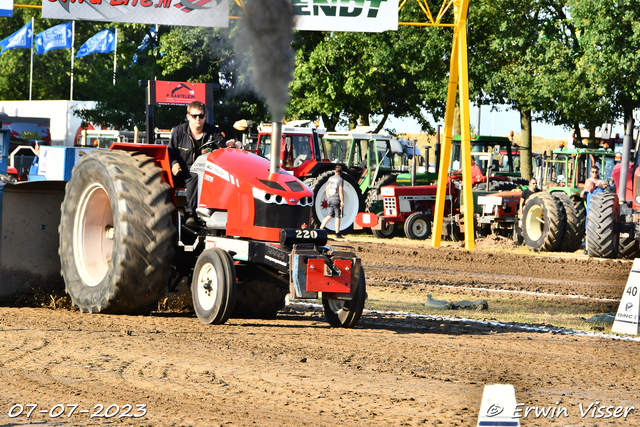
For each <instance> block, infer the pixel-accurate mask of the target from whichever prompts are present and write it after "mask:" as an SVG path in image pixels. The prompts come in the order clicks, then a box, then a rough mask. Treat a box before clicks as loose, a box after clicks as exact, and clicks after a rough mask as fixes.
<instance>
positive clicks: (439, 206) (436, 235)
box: [431, 32, 458, 248]
mask: <svg viewBox="0 0 640 427" xmlns="http://www.w3.org/2000/svg"><path fill="white" fill-rule="evenodd" d="M457 49H458V33H457V32H454V34H453V43H452V47H451V63H450V64H449V87H448V89H447V109H446V111H445V115H444V142H443V143H442V148H441V150H440V169H439V170H440V173H439V175H438V189H437V191H436V206H435V212H434V216H433V231H432V233H431V235H432V236H433V237H432V245H433V247H434V248H439V247H440V238H441V236H442V222H443V220H444V202H445V198H446V195H447V194H446V193H447V180H448V177H449V164H450V163H451V138H452V137H453V119H454V113H455V109H456V95H457V92H456V91H457V88H458V55H457V53H456V51H457Z"/></svg>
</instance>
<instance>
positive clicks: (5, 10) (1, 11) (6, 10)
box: [0, 0, 13, 18]
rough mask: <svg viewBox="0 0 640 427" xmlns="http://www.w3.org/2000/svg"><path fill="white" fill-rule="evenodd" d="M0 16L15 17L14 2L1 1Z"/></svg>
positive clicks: (9, 0) (8, 0) (10, 0)
mask: <svg viewBox="0 0 640 427" xmlns="http://www.w3.org/2000/svg"><path fill="white" fill-rule="evenodd" d="M0 16H4V17H7V18H11V17H12V16H13V0H0Z"/></svg>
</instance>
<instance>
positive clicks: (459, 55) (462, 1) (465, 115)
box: [432, 0, 475, 250]
mask: <svg viewBox="0 0 640 427" xmlns="http://www.w3.org/2000/svg"><path fill="white" fill-rule="evenodd" d="M453 5H454V15H455V30H454V34H453V44H452V48H451V64H450V65H449V87H448V90H447V110H446V113H445V121H444V143H443V145H442V151H441V157H440V175H439V176H438V190H437V192H436V206H435V212H434V217H433V233H432V235H433V238H432V245H433V247H435V248H439V247H440V236H441V235H442V222H443V219H444V202H445V197H446V190H447V177H448V173H449V163H450V158H451V138H452V137H453V119H454V111H455V107H456V89H458V91H459V95H460V124H461V127H462V135H461V139H462V140H461V148H462V184H463V191H462V204H463V205H464V207H465V209H464V224H465V249H469V250H473V249H475V245H474V229H473V193H472V192H471V133H470V122H469V74H468V66H469V64H468V60H467V11H468V9H469V0H454V2H453Z"/></svg>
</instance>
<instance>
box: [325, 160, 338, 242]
mask: <svg viewBox="0 0 640 427" xmlns="http://www.w3.org/2000/svg"><path fill="white" fill-rule="evenodd" d="M341 174H342V166H340V165H337V166H336V169H335V175H333V176H332V177H331V178H329V180H328V181H327V189H326V194H327V203H328V205H329V207H328V208H327V216H326V217H325V218H324V219H323V220H322V224H320V229H323V228H324V227H325V226H326V225H327V223H328V222H329V221H331V219H332V218H334V217H335V219H336V237H337V238H339V239H341V238H342V235H341V234H340V216H341V215H340V211H341V210H342V209H343V208H344V191H343V186H344V180H343V179H342V177H341V176H340V175H341Z"/></svg>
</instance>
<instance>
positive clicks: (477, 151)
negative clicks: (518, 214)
mask: <svg viewBox="0 0 640 427" xmlns="http://www.w3.org/2000/svg"><path fill="white" fill-rule="evenodd" d="M452 142H453V144H452V155H451V163H450V167H449V177H448V179H447V189H446V198H445V218H444V224H443V231H444V232H443V234H444V235H445V236H447V237H449V238H450V239H451V240H454V241H458V240H461V239H462V238H463V231H462V230H464V222H463V218H464V215H461V213H462V212H463V209H464V206H462V207H461V205H460V202H461V197H460V196H461V189H462V173H461V171H460V165H461V155H462V153H461V148H460V137H459V136H456V137H454V138H453V140H452ZM492 144H493V145H492ZM512 148H513V147H512V145H511V142H510V140H509V139H508V138H506V137H487V136H473V137H472V139H471V155H472V158H473V161H474V162H475V164H476V165H478V167H479V168H480V171H481V174H478V175H474V176H473V177H472V185H473V198H474V206H473V211H474V215H476V217H480V216H482V214H483V212H484V210H483V207H481V206H480V205H479V204H478V202H479V200H481V199H480V198H481V197H483V196H486V195H488V194H493V193H496V192H499V191H506V190H513V189H515V188H516V187H517V186H518V185H519V184H520V183H521V182H522V181H523V179H522V178H520V177H519V168H517V167H516V166H515V165H514V159H516V158H518V159H519V157H516V153H518V152H517V151H516V150H515V149H513V150H512ZM436 157H438V155H437V154H436ZM505 159H506V161H505ZM430 179H431V176H429V175H425V174H415V176H413V177H412V176H411V175H410V174H402V175H400V176H398V178H397V180H396V185H395V186H394V185H391V186H386V187H382V189H381V195H382V202H383V206H382V208H383V209H381V210H380V211H376V212H374V211H372V213H373V215H372V214H360V215H359V216H358V218H357V219H356V228H370V229H371V230H372V232H373V234H374V235H375V236H376V237H378V238H389V237H393V236H395V235H396V232H397V230H398V229H403V230H404V233H405V235H406V236H407V237H409V238H411V239H426V238H428V237H429V236H430V235H431V229H432V226H431V222H432V219H433V212H434V206H435V199H436V192H437V185H416V186H410V185H408V184H410V183H411V182H412V181H413V182H416V183H423V182H429V181H430ZM487 188H488V189H489V190H487ZM513 203H514V202H512V201H510V202H508V203H506V204H505V206H504V208H503V210H504V209H507V212H508V213H511V211H510V210H511V209H513V207H512V206H511V205H513ZM502 204H503V202H502V201H501V202H500V205H502ZM514 215H515V210H514V212H513V214H512V216H514ZM507 216H508V215H502V217H505V218H506V217H507ZM510 221H511V222H513V221H514V220H513V219H511V220H510ZM483 229H484V230H486V227H483Z"/></svg>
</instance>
